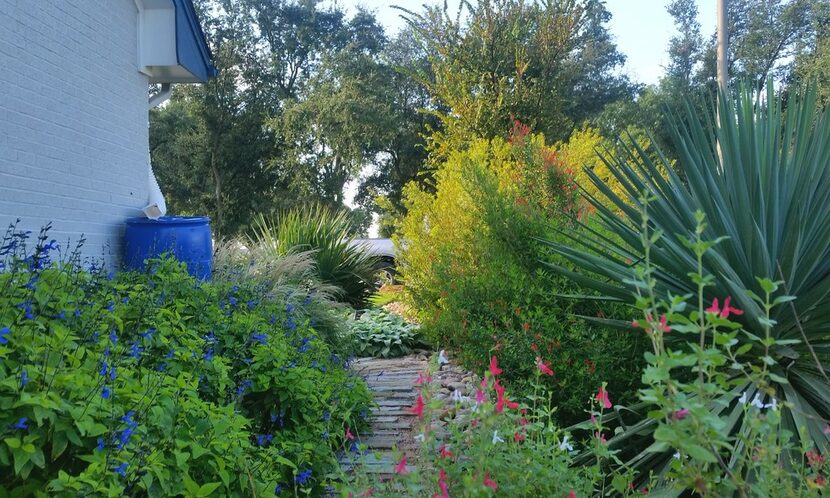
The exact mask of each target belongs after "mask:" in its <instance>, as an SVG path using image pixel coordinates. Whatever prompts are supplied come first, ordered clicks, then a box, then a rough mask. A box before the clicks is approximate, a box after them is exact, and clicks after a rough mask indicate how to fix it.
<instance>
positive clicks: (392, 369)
mask: <svg viewBox="0 0 830 498" xmlns="http://www.w3.org/2000/svg"><path fill="white" fill-rule="evenodd" d="M427 364H428V357H427V355H426V354H417V355H410V356H405V357H402V358H360V359H358V360H355V361H354V362H352V370H354V371H355V372H356V373H357V374H358V375H360V376H361V377H363V379H364V380H365V381H366V384H367V385H368V386H369V389H371V390H372V393H373V394H374V396H375V403H376V404H377V407H375V408H374V409H373V410H372V418H371V421H370V423H371V428H370V431H369V433H367V434H358V435H357V439H358V441H359V442H360V443H362V444H366V445H367V446H368V449H369V451H370V452H372V453H378V454H379V455H380V458H378V459H376V458H374V457H371V456H369V457H367V458H366V459H365V460H364V464H365V470H366V471H367V472H371V473H379V474H381V475H391V474H392V469H393V467H394V465H395V463H397V462H396V459H395V457H394V455H393V449H394V448H397V449H398V450H399V451H402V452H404V454H406V455H407V457H408V458H411V456H412V455H413V452H414V450H415V446H414V440H413V433H412V431H413V430H414V428H415V427H416V424H417V418H416V417H415V415H414V414H412V413H410V412H409V411H408V409H409V408H410V407H411V406H412V405H414V404H415V398H416V397H417V396H418V391H417V389H416V386H415V381H416V379H417V378H418V375H419V374H420V373H421V372H425V371H426V369H427ZM343 463H344V464H345V465H346V466H348V463H347V462H343Z"/></svg>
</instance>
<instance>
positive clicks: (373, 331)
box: [348, 309, 421, 358]
mask: <svg viewBox="0 0 830 498" xmlns="http://www.w3.org/2000/svg"><path fill="white" fill-rule="evenodd" d="M348 334H349V340H351V341H352V344H353V346H352V347H353V350H354V352H355V354H357V355H359V356H376V357H381V358H394V357H397V356H405V355H408V354H409V353H411V352H412V350H413V349H414V348H416V347H418V346H420V345H421V342H420V340H419V339H418V326H417V325H414V324H411V323H408V322H407V321H406V320H404V319H403V318H401V317H400V316H398V315H395V314H392V313H389V312H387V311H384V310H382V309H372V310H367V311H366V312H364V313H363V314H362V315H360V318H359V319H357V320H352V321H351V322H350V323H349V331H348Z"/></svg>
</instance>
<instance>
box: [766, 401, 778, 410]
mask: <svg viewBox="0 0 830 498" xmlns="http://www.w3.org/2000/svg"><path fill="white" fill-rule="evenodd" d="M764 408H771V409H772V410H773V411H775V410H777V409H778V400H777V399H775V398H772V403H767V404H766V405H764Z"/></svg>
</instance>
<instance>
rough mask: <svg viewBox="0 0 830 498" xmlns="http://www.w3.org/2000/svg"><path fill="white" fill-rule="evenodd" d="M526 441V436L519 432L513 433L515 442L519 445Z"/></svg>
mask: <svg viewBox="0 0 830 498" xmlns="http://www.w3.org/2000/svg"><path fill="white" fill-rule="evenodd" d="M524 440H525V436H524V434H521V433H519V432H515V433H513V441H515V442H517V443H521V442H522V441H524Z"/></svg>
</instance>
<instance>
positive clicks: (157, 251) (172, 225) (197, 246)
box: [124, 216, 213, 280]
mask: <svg viewBox="0 0 830 498" xmlns="http://www.w3.org/2000/svg"><path fill="white" fill-rule="evenodd" d="M164 253H172V254H173V256H174V257H175V258H176V259H178V260H179V261H181V262H183V263H185V264H187V271H188V273H190V274H191V275H193V276H194V277H196V278H198V279H200V280H209V279H210V272H211V269H212V268H213V261H212V258H213V241H212V239H211V234H210V218H208V217H207V216H162V217H161V218H159V219H157V220H151V219H149V218H129V219H127V229H126V231H125V233H124V263H125V264H126V266H127V268H128V269H131V270H138V271H143V270H144V268H145V265H144V261H145V260H146V259H148V258H157V257H159V256H161V255H162V254H164Z"/></svg>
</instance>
